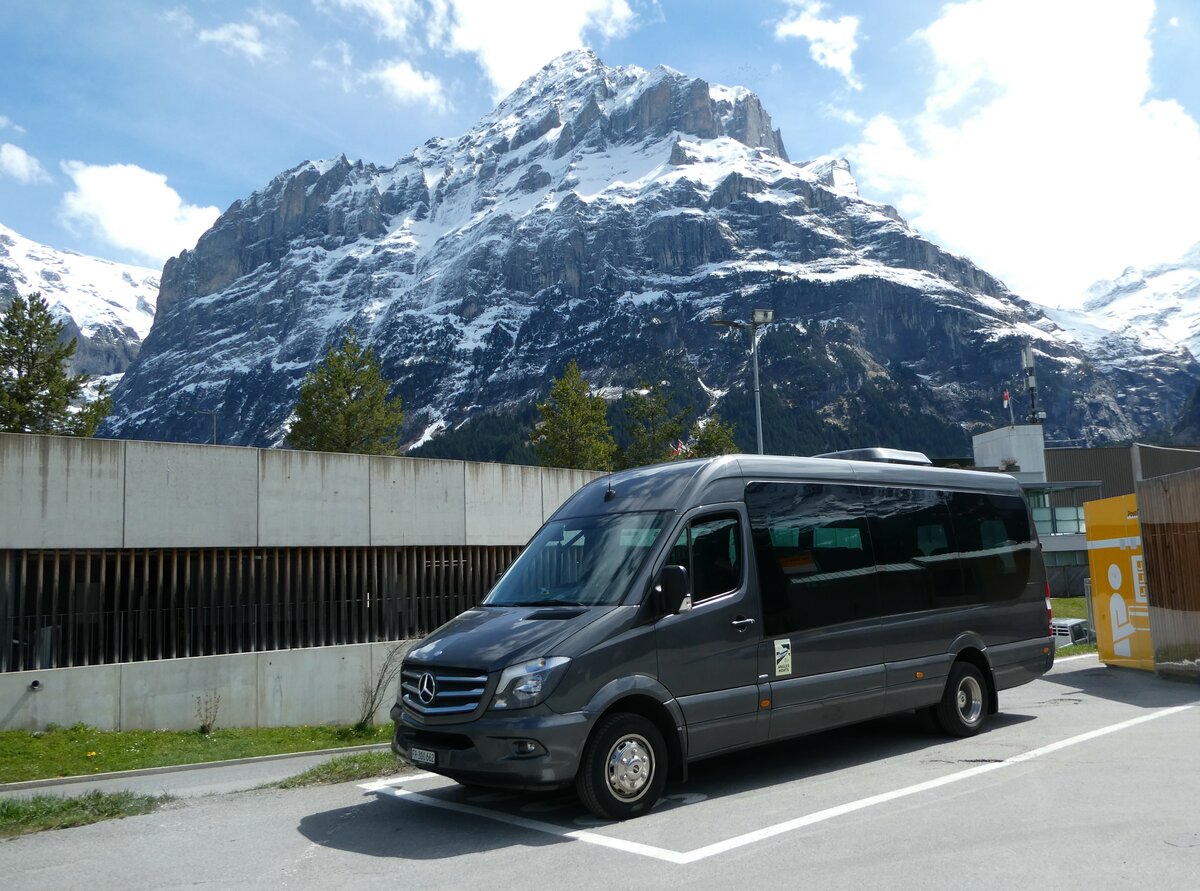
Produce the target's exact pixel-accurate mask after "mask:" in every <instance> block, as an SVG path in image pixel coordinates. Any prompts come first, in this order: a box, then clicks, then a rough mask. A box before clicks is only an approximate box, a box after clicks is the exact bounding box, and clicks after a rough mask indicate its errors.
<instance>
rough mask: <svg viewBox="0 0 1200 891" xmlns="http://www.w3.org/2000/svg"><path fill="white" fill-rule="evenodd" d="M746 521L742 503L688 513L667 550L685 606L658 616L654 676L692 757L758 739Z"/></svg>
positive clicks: (756, 627)
mask: <svg viewBox="0 0 1200 891" xmlns="http://www.w3.org/2000/svg"><path fill="white" fill-rule="evenodd" d="M746 528H747V527H746V520H745V514H744V510H743V508H742V507H741V505H731V506H727V507H719V508H706V509H704V510H703V511H700V512H697V513H695V514H693V515H692V516H690V517H688V518H687V522H686V523H685V524H684V525H683V527H682V528H681V529H680V531H679V532H678V533H677V535H676V539H675V543H674V545H673V547H672V548H671V552H670V554H669V555H668V556H667V559H666V561H665V563H666V564H667V565H678V566H684V567H686V568H687V570H688V577H689V579H690V580H691V590H692V595H691V609H690V610H686V611H683V612H680V613H677V614H675V615H670V616H664V617H662V618H661V619H659V621H658V624H657V627H656V629H655V630H656V635H657V646H658V674H659V680H660V681H661V682H662V683H663V685H664V686H665V687H666V688H667V689H668V690H670V691H671V693H672V695H674V697H675V699H676V700H677V701H678V702H679V705H680V708H681V709H682V710H683V716H684V720H685V721H686V722H687V732H688V755H689V756H690V757H696V756H698V755H707V754H711V753H713V752H719V751H721V750H722V749H729V748H734V747H737V746H741V745H745V744H747V743H752V742H758V741H761V740H762V739H764V738H765V735H766V722H765V721H760V720H759V716H758V701H759V691H758V644H759V640H760V639H761V635H760V628H761V616H760V610H759V605H758V600H757V597H755V596H752V592H751V591H750V589H749V587H748V584H747V577H748V572H747V566H746V564H747V547H746Z"/></svg>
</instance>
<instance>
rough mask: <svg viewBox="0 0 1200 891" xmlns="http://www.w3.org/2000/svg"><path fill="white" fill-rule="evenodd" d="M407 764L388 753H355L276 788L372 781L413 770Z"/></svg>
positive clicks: (279, 784)
mask: <svg viewBox="0 0 1200 891" xmlns="http://www.w3.org/2000/svg"><path fill="white" fill-rule="evenodd" d="M411 769H412V768H410V767H409V766H408V765H407V764H402V763H401V762H400V760H399V759H398V758H397V757H396V756H395V755H393V754H392V753H391V752H390V751H388V752H353V753H351V754H349V755H335V756H333V757H332V758H330V759H329V760H328V761H326V762H325V763H324V764H318V765H317V766H316V767H310V768H309V769H308V770H306V771H304V773H299V774H296V776H294V777H288V778H287V779H286V780H280V781H279V782H278V783H275V784H274V785H275V786H277V787H279V788H280V789H296V788H298V787H300V786H323V785H328V784H330V783H349V782H350V781H352V780H373V779H375V778H376V777H390V776H395V775H396V774H398V773H405V772H407V771H410V770H411Z"/></svg>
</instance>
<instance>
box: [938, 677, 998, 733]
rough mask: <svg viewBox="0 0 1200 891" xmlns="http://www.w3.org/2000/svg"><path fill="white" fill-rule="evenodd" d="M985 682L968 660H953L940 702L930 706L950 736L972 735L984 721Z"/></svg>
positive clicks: (985, 714) (985, 703)
mask: <svg viewBox="0 0 1200 891" xmlns="http://www.w3.org/2000/svg"><path fill="white" fill-rule="evenodd" d="M987 693H988V688H987V681H985V680H984V679H983V673H982V672H981V671H980V670H979V669H978V668H976V667H975V666H974V665H972V664H971V663H970V662H955V663H954V666H953V667H952V668H951V669H950V677H948V678H947V679H946V690H945V692H944V693H942V701H941V702H939V703H938V704H937V705H936V706H934V715H935V717H936V718H937V723H938V726H939V727H941V728H942V730H943V731H944V732H946V733H948V734H949V735H950V736H974V735H975V734H976V733H978V732H979V731H980V730H981V729H982V728H983V723H984V721H985V720H987Z"/></svg>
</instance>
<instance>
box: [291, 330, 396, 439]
mask: <svg viewBox="0 0 1200 891" xmlns="http://www.w3.org/2000/svg"><path fill="white" fill-rule="evenodd" d="M294 414H295V418H296V419H295V421H294V422H293V423H292V426H291V429H290V430H289V431H288V435H287V442H288V445H289V446H291V447H292V448H293V449H304V450H306V451H313V452H346V453H351V454H358V455H395V454H398V453H399V447H400V425H401V424H403V423H404V412H403V410H402V409H401V408H400V397H398V396H397V397H395V398H393V399H389V398H388V382H387V381H386V380H384V378H383V372H382V371H381V369H380V366H379V360H378V359H376V358H375V352H374V350H372V349H371V348H370V347H367V348H366V349H364V348H363V346H362V344H361V343H360V342H359V340H358V337H357V336H356V335H355V333H354V331H353V330H350V331H348V332H347V333H346V336H345V337H344V338H342V343H341V346H340V347H338V348H337V349H336V350H335V349H334V348H333V347H332V346H331V347H330V348H329V350H328V351H327V352H326V353H325V358H324V359H322V360H321V362H320V363H319V364H318V365H317V367H316V368H314V369H313V370H312V371H310V372H309V373H308V374H306V375H305V376H304V382H303V383H302V384H301V385H300V399H299V401H298V402H297V403H296V408H295V410H294Z"/></svg>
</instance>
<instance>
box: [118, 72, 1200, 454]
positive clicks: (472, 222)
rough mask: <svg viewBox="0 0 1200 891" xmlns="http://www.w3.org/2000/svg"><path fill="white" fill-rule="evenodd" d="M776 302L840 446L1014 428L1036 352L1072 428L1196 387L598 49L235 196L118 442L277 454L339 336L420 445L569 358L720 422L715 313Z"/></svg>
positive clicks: (175, 290)
mask: <svg viewBox="0 0 1200 891" xmlns="http://www.w3.org/2000/svg"><path fill="white" fill-rule="evenodd" d="M760 305H767V306H770V307H771V308H774V309H775V310H776V313H777V316H776V318H777V322H776V324H775V325H773V326H771V327H770V328H768V329H765V330H764V331H762V332H760V337H761V338H762V340H761V343H760V347H761V353H762V355H761V358H762V360H763V365H764V367H763V372H764V374H763V380H764V387H767V388H770V389H771V390H772V391H773V395H772V399H777V400H778V402H779V404H780V405H781V406H782V408H781V409H780V412H781V414H780V418H781V422H786V423H792V422H794V423H795V424H797V425H799V426H800V427H803V428H804V429H808V430H810V431H816V432H815V433H814V434H813V435H814V436H817V437H818V438H819V436H820V435H821V431H825V434H827V435H828V437H829V439H830V440H831V441H832V440H838V441H841V440H843V439H853V440H855V441H858V438H859V437H862V436H869V435H874V434H876V433H881V432H882V431H883V430H885V429H887V430H894V431H896V432H897V434H896V435H904V434H905V432H906V431H915V430H919V429H923V426H922V425H925V424H926V421H922V422H921V423H920V424H918V423H916V422H915V419H916V418H917V417H918V416H921V417H923V418H927V419H928V420H929V421H930V422H931V423H932V422H936V424H935V427H936V430H934V429H933V428H932V427H931V428H930V430H929V432H928V434H927V435H928V436H930V437H933V439H934V440H936V441H943V440H944V441H945V442H946V443H954V447H955V448H962V447H963V446H965V444H966V443H967V441H968V439H967V437H968V436H969V433H970V432H972V431H975V430H978V429H982V428H984V427H986V426H988V425H990V424H993V423H997V422H999V423H1005V422H1007V418H1006V417H1001V410H1000V399H999V395H1000V393H1001V391H1002V390H1004V389H1006V388H1011V387H1012V386H1013V383H1014V382H1016V381H1018V380H1019V378H1020V368H1019V353H1020V347H1021V346H1022V345H1023V344H1024V343H1025V342H1032V343H1033V345H1034V347H1035V350H1036V351H1037V352H1038V354H1039V361H1040V367H1039V374H1040V376H1041V378H1042V381H1043V392H1042V399H1043V403H1044V404H1045V405H1046V407H1047V409H1048V410H1050V411H1052V412H1053V415H1052V420H1051V421H1050V427H1051V428H1052V429H1053V430H1054V431H1055V432H1056V433H1057V434H1058V435H1059V436H1060V438H1076V437H1078V438H1084V439H1087V440H1092V441H1106V440H1109V439H1124V438H1129V437H1131V436H1133V435H1136V434H1137V433H1138V432H1139V431H1141V430H1145V429H1152V428H1155V427H1163V426H1167V425H1169V424H1170V423H1172V422H1173V420H1174V417H1175V416H1176V415H1177V414H1178V411H1179V409H1180V408H1181V407H1182V405H1183V402H1184V400H1185V399H1186V398H1187V396H1188V395H1189V394H1190V392H1191V390H1192V389H1194V386H1195V381H1196V379H1197V377H1198V372H1200V369H1198V368H1197V365H1196V363H1195V360H1194V359H1193V358H1192V357H1191V356H1190V355H1189V354H1186V353H1178V352H1174V353H1168V352H1163V351H1156V350H1154V349H1152V348H1148V347H1146V346H1145V345H1142V344H1130V345H1129V349H1130V351H1131V352H1129V353H1128V354H1127V355H1125V356H1124V359H1125V360H1128V361H1124V364H1120V363H1113V364H1111V367H1107V366H1103V364H1102V363H1103V361H1104V360H1103V358H1101V359H1099V360H1097V359H1095V358H1094V357H1093V356H1091V355H1090V354H1089V353H1088V350H1087V347H1086V345H1085V344H1083V343H1081V342H1080V341H1079V339H1078V338H1076V337H1074V336H1072V335H1070V334H1069V333H1068V332H1066V331H1065V330H1064V329H1063V328H1062V327H1061V326H1060V325H1059V324H1057V323H1056V322H1055V321H1054V320H1053V319H1052V318H1050V317H1049V316H1048V315H1046V314H1045V313H1044V312H1042V310H1041V309H1039V308H1038V307H1035V306H1034V305H1033V304H1030V303H1028V302H1026V301H1023V300H1021V299H1020V298H1019V297H1017V296H1015V295H1013V294H1011V293H1010V292H1009V291H1008V290H1007V288H1005V287H1004V285H1003V283H1001V282H999V281H998V280H997V279H995V278H994V277H992V276H990V275H988V274H987V273H986V272H984V271H983V270H981V269H979V268H978V267H977V266H976V265H975V264H974V263H972V262H971V261H970V260H967V259H965V258H962V257H958V256H955V255H953V254H950V253H949V252H947V251H944V250H943V249H941V248H939V247H938V246H937V245H935V244H933V243H932V242H929V241H928V240H926V239H924V238H922V237H921V236H919V235H918V234H917V233H915V232H914V231H913V230H912V229H911V228H910V227H909V226H908V224H907V223H906V222H905V221H904V220H903V219H902V218H901V217H900V215H899V214H898V213H896V211H895V210H894V209H893V208H891V207H889V206H888V205H886V204H882V203H879V202H872V201H868V200H866V199H864V198H862V197H861V196H859V195H858V190H857V186H856V184H855V183H854V180H853V176H852V173H851V171H850V168H849V165H848V164H847V163H846V162H845V161H844V160H843V159H832V158H822V159H817V160H815V161H810V162H801V163H792V162H790V161H789V160H788V159H787V154H786V151H785V150H784V147H783V140H782V136H781V135H780V134H779V132H778V131H777V130H775V129H774V128H773V127H772V125H771V120H770V116H769V114H768V113H767V112H766V110H765V109H764V108H763V107H762V105H761V103H760V102H759V100H758V98H757V97H756V96H755V95H754V94H753V93H752V92H751V91H750V90H747V89H745V88H742V87H723V86H720V85H712V84H709V83H708V82H707V81H704V80H703V79H701V78H692V77H688V76H687V75H683V74H681V73H680V72H676V71H673V70H672V69H668V68H665V67H660V68H657V69H654V70H653V71H646V70H644V69H640V68H608V67H606V66H604V65H603V63H602V62H600V60H599V58H598V57H597V56H596V55H595V54H594V53H592V52H590V51H580V52H575V53H569V54H566V55H564V56H562V57H560V58H559V59H556V60H554V61H553V62H551V63H550V64H549V65H547V66H545V67H544V68H543V69H542V70H540V71H539V72H537V73H535V74H534V75H533V76H532V77H531V78H529V79H528V80H526V81H525V83H524V84H522V86H521V87H519V88H518V89H517V90H516V91H514V93H513V94H511V95H510V96H509V97H507V98H506V99H504V100H503V101H502V102H501V103H500V104H499V105H498V106H497V108H496V109H495V110H494V111H493V112H491V113H489V114H488V115H485V116H483V117H482V118H481V119H480V121H479V122H478V123H477V124H476V126H475V127H473V128H471V129H470V130H469V131H468V132H467V133H465V134H463V135H462V136H461V137H459V138H458V139H446V138H435V139H431V140H429V141H427V142H426V143H425V144H424V145H422V146H420V147H418V148H417V149H415V150H414V151H412V152H410V153H409V154H407V155H405V156H404V157H402V158H400V159H399V160H398V161H397V162H396V163H395V164H392V165H388V166H377V165H374V164H369V163H364V162H362V161H356V162H351V161H349V160H348V159H347V158H346V157H345V156H344V155H341V156H338V157H336V158H332V159H327V160H324V161H319V162H312V161H306V162H303V163H301V164H298V165H296V166H294V167H292V168H291V169H289V170H287V171H284V172H283V173H281V174H279V175H278V176H276V177H274V178H273V179H272V180H271V182H270V183H268V184H267V186H265V187H264V188H263V189H261V190H259V191H256V192H254V193H252V194H251V195H249V196H247V197H246V198H244V199H239V200H238V201H235V202H234V203H233V204H232V205H230V207H229V209H228V210H226V212H225V213H223V214H222V215H221V216H220V217H219V218H218V220H217V221H216V222H215V223H214V224H213V227H212V228H211V229H210V230H209V231H208V232H206V233H205V234H204V235H202V236H201V238H200V239H199V241H198V243H197V245H196V248H195V249H194V250H192V251H185V252H184V253H183V254H181V255H180V256H178V257H175V258H173V259H171V260H169V261H168V262H167V264H166V266H165V267H164V270H163V275H162V288H161V292H160V298H159V302H158V314H157V317H156V321H155V325H154V329H153V330H152V331H151V333H150V336H149V337H148V338H147V339H146V341H145V343H144V345H143V349H142V353H141V355H140V356H139V358H138V360H137V361H136V362H135V363H134V365H133V367H132V368H131V369H130V371H129V373H128V374H127V375H126V377H125V379H124V380H123V381H122V384H121V386H120V387H119V388H118V390H117V392H116V394H115V408H114V415H113V417H112V418H111V419H110V422H109V423H108V424H107V425H106V428H105V432H106V434H107V435H114V436H132V437H152V438H188V437H194V436H196V435H197V431H198V424H199V421H198V420H197V418H196V416H195V411H194V409H195V408H196V407H197V406H201V407H206V408H208V409H209V410H214V411H217V412H218V413H219V416H220V422H221V429H222V431H224V432H225V433H226V435H227V436H228V439H227V441H230V442H236V443H242V444H256V445H277V444H279V443H281V442H282V441H283V438H284V435H285V431H286V423H287V418H288V415H289V413H290V410H291V407H292V405H293V404H294V400H295V393H296V392H297V389H298V385H299V382H300V380H301V379H302V378H303V375H304V373H305V372H306V371H307V370H308V369H309V368H311V367H312V365H313V364H314V363H315V362H316V361H318V360H319V359H320V357H321V355H322V354H323V351H324V349H325V348H326V346H327V345H328V344H330V343H333V342H335V341H336V340H337V338H338V337H340V336H341V334H342V333H343V332H344V331H345V330H347V329H348V328H354V329H355V330H356V331H358V332H359V333H361V334H363V335H364V337H365V338H366V339H367V340H368V341H369V342H370V343H371V344H372V345H374V347H375V349H376V351H377V353H378V354H379V356H380V359H381V362H382V364H383V368H384V372H385V374H386V375H387V376H388V377H389V379H391V380H393V381H394V382H395V388H396V390H397V391H398V392H399V393H400V394H401V395H402V396H403V397H404V400H405V404H406V407H407V409H408V411H409V419H410V420H409V424H408V425H407V427H406V435H407V437H408V440H409V442H410V443H413V444H420V443H423V442H427V441H429V439H430V438H432V437H434V436H436V435H437V432H438V431H439V430H444V429H446V428H452V427H456V426H458V425H460V424H462V423H463V422H465V421H467V420H469V419H470V418H471V417H473V416H476V415H478V414H479V413H480V412H486V411H503V410H507V409H509V408H516V407H518V406H521V405H525V404H528V402H529V401H530V400H532V399H534V398H537V397H538V396H539V395H540V394H542V393H543V392H544V390H545V387H546V386H547V385H548V383H549V378H550V376H552V375H553V373H554V369H555V368H557V367H560V366H561V364H562V363H564V362H565V361H566V359H567V358H572V357H573V358H576V359H577V360H578V361H579V362H580V365H581V367H583V368H584V369H585V371H587V372H588V373H589V378H590V379H591V380H592V381H593V384H594V385H595V386H596V387H598V388H604V387H607V388H610V390H609V392H613V393H615V392H619V391H620V390H621V389H623V388H625V387H629V386H633V385H634V384H636V383H637V381H638V380H639V379H641V378H642V377H644V376H645V375H646V374H648V373H649V371H650V369H651V368H656V369H660V370H662V369H669V370H670V374H671V375H672V378H673V379H675V380H676V381H677V382H678V385H679V386H680V387H681V388H684V389H687V390H688V391H689V392H690V393H692V394H693V396H695V397H696V398H695V399H694V400H693V401H694V402H695V404H696V405H697V407H698V408H699V409H700V410H701V411H702V412H707V411H710V410H713V409H716V410H719V411H722V414H723V416H724V415H726V414H728V412H727V411H724V410H722V406H723V405H731V404H732V405H736V404H737V403H738V400H740V399H742V398H744V395H745V392H746V388H745V381H746V379H747V375H746V370H747V363H748V359H749V356H748V354H747V352H746V351H745V345H744V342H743V343H742V345H741V346H740V347H738V346H737V345H736V344H734V343H733V342H732V341H731V340H730V335H728V334H726V335H725V336H724V337H722V336H721V334H720V333H718V330H717V329H716V328H714V326H712V325H710V324H708V323H709V322H711V321H714V320H716V319H718V318H734V319H745V318H748V316H749V312H750V310H751V309H752V308H753V307H754V306H760ZM663 373H666V372H665V371H664V372H663ZM685 379H686V380H685ZM1130 382H1133V384H1134V385H1130ZM712 393H717V394H724V395H722V396H719V397H717V398H710V397H707V396H702V394H712ZM888 406H892V407H890V408H889V407H888ZM889 412H892V413H893V414H894V417H893V416H892V415H889V414H888V413H889ZM792 415H794V416H795V417H791V416H792ZM870 418H873V419H874V420H868V419H870ZM904 418H909V419H910V423H907V424H906V423H904V422H903V419H904ZM194 428H195V429H194ZM921 435H926V434H921ZM892 444H895V445H900V446H903V445H913V443H892Z"/></svg>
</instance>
